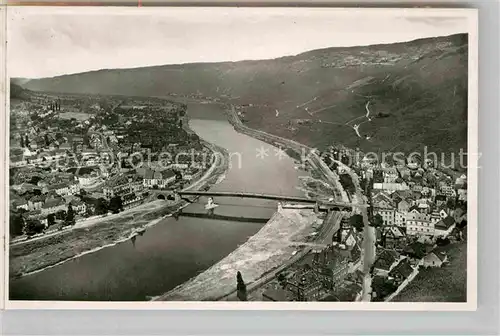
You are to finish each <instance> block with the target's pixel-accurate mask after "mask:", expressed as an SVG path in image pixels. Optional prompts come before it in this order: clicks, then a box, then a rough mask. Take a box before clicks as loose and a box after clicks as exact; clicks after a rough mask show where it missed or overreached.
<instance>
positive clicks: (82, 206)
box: [71, 199, 87, 215]
mask: <svg viewBox="0 0 500 336" xmlns="http://www.w3.org/2000/svg"><path fill="white" fill-rule="evenodd" d="M71 206H72V207H73V210H74V211H75V212H76V213H77V214H79V215H84V214H85V213H86V212H87V204H86V203H85V202H84V201H82V200H80V199H75V200H73V201H71Z"/></svg>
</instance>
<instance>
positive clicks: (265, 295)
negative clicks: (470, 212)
mask: <svg viewBox="0 0 500 336" xmlns="http://www.w3.org/2000/svg"><path fill="white" fill-rule="evenodd" d="M350 156H351V157H350ZM322 158H323V159H324V161H325V162H326V163H327V164H328V165H329V166H330V167H331V168H332V169H333V170H334V171H336V173H337V174H338V176H339V180H340V182H341V184H342V186H343V188H344V189H345V190H346V191H348V193H349V197H350V198H351V199H354V198H355V193H354V185H353V183H352V180H351V177H350V175H348V174H347V172H346V167H347V168H348V169H352V170H353V171H354V172H355V173H356V174H357V175H358V176H359V177H360V184H361V187H362V188H363V189H364V194H365V196H366V197H367V200H368V202H369V204H370V211H369V222H370V226H372V227H374V228H375V235H376V237H375V240H376V247H375V248H376V258H375V263H374V264H373V266H372V269H371V272H370V273H371V279H372V280H371V281H372V293H371V300H372V301H390V300H392V299H393V298H394V297H395V296H396V295H397V294H398V293H400V292H401V291H402V290H403V289H404V288H405V287H406V286H407V285H408V284H409V283H410V282H411V281H413V280H414V279H415V278H416V277H417V276H418V274H419V272H420V270H421V269H426V268H434V267H444V266H445V265H447V264H448V263H450V262H456V261H452V260H450V258H449V256H448V251H450V249H452V248H453V247H454V246H456V244H460V242H464V241H466V240H467V177H466V175H465V174H462V175H460V176H458V177H456V178H455V179H453V178H452V177H451V176H449V175H446V174H445V173H443V172H441V171H440V170H439V169H436V168H433V167H432V166H431V164H430V163H428V164H426V163H425V162H423V161H422V160H420V159H419V158H415V159H414V160H410V161H408V160H407V161H406V162H404V163H403V164H387V163H384V164H380V163H378V162H376V161H374V160H370V159H366V158H363V156H361V159H360V160H356V159H355V158H354V153H353V151H351V150H349V149H347V148H345V147H343V146H332V147H331V148H330V149H329V151H328V152H326V153H322ZM338 161H341V162H342V163H344V164H345V165H344V166H342V165H339V164H337V163H336V162H338ZM358 211H359V210H358ZM363 229H364V223H363V218H362V216H361V214H360V213H358V212H356V210H355V212H354V213H352V214H351V215H349V216H344V218H343V219H342V220H341V225H340V228H339V229H338V231H337V233H336V234H335V235H334V237H333V241H332V242H331V244H329V246H328V247H326V248H324V249H315V248H313V249H311V250H310V252H309V253H307V254H306V255H305V257H303V258H302V259H301V260H299V261H298V262H296V263H294V264H293V265H292V266H290V267H287V268H286V269H285V270H283V271H282V272H280V273H279V274H278V275H277V277H276V278H275V279H273V280H272V281H270V282H269V283H267V284H266V285H264V286H263V287H262V288H261V289H260V290H259V291H257V293H256V294H254V295H253V297H252V298H251V299H252V300H258V301H260V300H264V301H360V300H361V298H362V291H363V277H364V274H363V256H362V255H363V252H364V251H363V250H362V241H363V239H364V235H363ZM463 271H465V270H463ZM456 276H457V277H458V275H456ZM426 281H434V280H433V279H427V280H426ZM464 292H465V284H464Z"/></svg>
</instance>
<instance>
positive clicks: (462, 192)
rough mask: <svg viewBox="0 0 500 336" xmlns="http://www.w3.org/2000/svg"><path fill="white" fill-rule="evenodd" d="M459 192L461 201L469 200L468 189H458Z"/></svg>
mask: <svg viewBox="0 0 500 336" xmlns="http://www.w3.org/2000/svg"><path fill="white" fill-rule="evenodd" d="M457 193H458V200H459V201H464V202H465V201H467V189H458V190H457Z"/></svg>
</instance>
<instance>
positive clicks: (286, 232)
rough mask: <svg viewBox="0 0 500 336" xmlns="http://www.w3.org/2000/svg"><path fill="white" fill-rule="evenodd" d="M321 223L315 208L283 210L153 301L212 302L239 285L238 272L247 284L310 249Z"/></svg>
mask: <svg viewBox="0 0 500 336" xmlns="http://www.w3.org/2000/svg"><path fill="white" fill-rule="evenodd" d="M321 224H322V219H320V218H319V217H318V215H317V214H315V213H314V211H312V210H304V209H281V210H279V211H277V212H276V213H275V214H274V216H273V217H272V218H271V219H270V220H269V221H268V222H267V224H266V225H264V226H263V227H262V229H261V230H259V231H258V232H257V233H256V234H255V235H253V236H252V237H250V239H248V241H247V242H245V243H244V244H243V245H241V246H240V247H238V248H237V249H236V250H235V251H233V252H232V253H231V254H229V255H228V256H227V257H225V258H224V259H222V260H221V261H219V262H218V263H217V264H215V265H213V266H212V267H210V268H209V269H207V270H206V271H204V272H203V273H201V274H199V275H198V276H196V277H194V278H192V279H191V280H189V281H187V282H185V283H184V284H182V285H180V286H178V287H176V288H174V289H173V290H171V291H169V292H167V293H166V294H164V295H161V296H159V297H157V298H155V299H154V301H207V300H209V301H213V300H219V299H220V298H222V297H224V296H226V295H228V294H231V293H232V292H233V291H234V289H235V288H236V273H237V272H238V271H239V272H241V273H242V275H243V278H244V280H245V282H246V283H247V285H251V284H252V283H254V282H256V281H259V279H260V278H261V277H262V276H263V275H264V274H265V273H267V272H269V271H271V270H272V269H275V268H277V267H279V266H281V265H283V264H284V263H286V262H287V261H289V260H290V259H291V258H293V256H294V255H295V253H297V252H298V251H299V250H302V249H304V248H307V246H308V244H309V243H307V242H306V241H305V240H306V237H307V236H308V235H309V234H311V233H312V232H314V230H315V229H317V227H318V226H320V225H321Z"/></svg>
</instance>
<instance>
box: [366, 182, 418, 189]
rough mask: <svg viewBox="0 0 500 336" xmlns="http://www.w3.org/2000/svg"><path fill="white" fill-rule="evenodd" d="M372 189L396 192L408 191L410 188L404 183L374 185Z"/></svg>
mask: <svg viewBox="0 0 500 336" xmlns="http://www.w3.org/2000/svg"><path fill="white" fill-rule="evenodd" d="M373 189H376V190H386V191H396V190H410V187H409V186H408V185H407V184H405V183H374V184H373Z"/></svg>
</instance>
